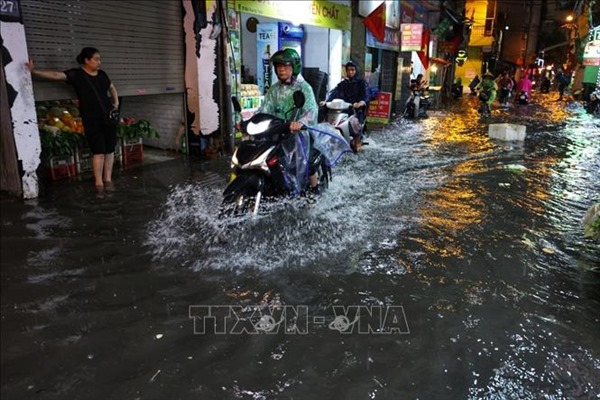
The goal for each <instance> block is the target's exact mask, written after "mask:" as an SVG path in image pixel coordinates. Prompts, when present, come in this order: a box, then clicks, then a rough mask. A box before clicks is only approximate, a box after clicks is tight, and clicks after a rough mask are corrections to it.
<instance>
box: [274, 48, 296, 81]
mask: <svg viewBox="0 0 600 400" xmlns="http://www.w3.org/2000/svg"><path fill="white" fill-rule="evenodd" d="M271 63H273V65H277V64H283V65H291V66H292V75H293V76H294V77H296V76H298V74H299V73H300V71H301V70H302V60H300V55H299V54H298V52H297V51H296V50H294V49H283V50H279V51H278V52H276V53H275V54H273V55H272V56H271Z"/></svg>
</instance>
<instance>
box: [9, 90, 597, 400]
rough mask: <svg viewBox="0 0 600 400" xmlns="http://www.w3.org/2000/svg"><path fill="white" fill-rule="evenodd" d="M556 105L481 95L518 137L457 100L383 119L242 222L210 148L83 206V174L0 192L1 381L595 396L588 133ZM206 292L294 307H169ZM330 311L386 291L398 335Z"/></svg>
mask: <svg viewBox="0 0 600 400" xmlns="http://www.w3.org/2000/svg"><path fill="white" fill-rule="evenodd" d="M468 101H469V100H468V99H466V100H465V103H466V102H468ZM564 106H565V105H564V104H563V103H560V104H559V103H558V102H554V103H549V104H548V105H545V106H540V105H539V104H534V105H531V106H528V107H529V108H528V110H533V111H534V112H530V113H526V112H520V111H516V110H515V112H517V114H518V115H516V116H515V115H513V114H511V112H510V110H500V109H495V110H494V111H493V115H492V119H491V120H492V122H506V121H512V122H517V123H523V124H526V125H527V132H528V137H527V140H526V141H525V142H524V143H505V142H498V141H493V140H490V139H488V137H487V125H486V123H485V122H482V121H479V119H478V116H477V114H476V111H475V110H473V109H467V110H464V111H460V110H453V111H449V112H447V113H445V114H443V113H441V114H439V116H437V117H435V118H430V119H428V120H425V121H420V122H418V123H414V122H405V121H401V122H398V123H395V124H393V125H392V126H390V127H388V128H387V129H385V130H384V131H383V132H375V133H373V134H372V135H371V136H370V137H369V139H368V141H369V143H370V144H369V146H367V147H366V149H365V151H364V152H363V154H361V155H360V156H351V157H348V158H346V159H345V160H344V161H343V162H342V163H341V164H340V166H339V168H337V169H336V170H334V178H333V181H332V183H331V187H330V189H329V190H328V191H326V192H325V193H324V194H323V195H322V197H321V198H320V199H319V201H318V202H316V203H314V204H311V203H308V202H306V201H304V200H303V199H291V200H287V201H283V202H280V203H277V204H273V205H271V206H270V207H268V209H267V210H266V211H265V212H263V213H261V214H260V215H259V216H257V217H256V218H249V217H243V218H240V219H237V220H219V219H218V218H217V207H218V205H219V204H220V202H221V194H222V190H223V189H224V187H225V183H226V182H225V176H226V173H225V172H224V170H225V169H226V168H224V166H225V167H226V165H225V164H226V162H225V161H223V162H222V163H221V164H219V165H213V166H210V167H207V166H206V165H205V164H202V165H192V166H191V168H182V167H180V166H176V165H170V166H169V167H168V168H167V167H163V168H153V169H146V170H144V171H140V172H139V173H135V174H131V175H128V174H124V175H123V176H122V177H120V180H119V181H117V183H120V187H121V191H120V192H117V193H116V194H115V195H114V196H112V197H110V198H107V199H106V201H102V202H100V201H98V200H97V199H95V198H93V196H91V187H90V188H88V187H87V186H83V184H82V186H79V187H78V186H75V188H74V189H72V190H70V191H65V192H64V193H62V192H60V193H59V191H56V192H55V193H53V194H51V197H50V199H48V200H44V199H42V200H41V201H40V202H39V204H33V205H28V206H27V207H25V210H20V212H18V210H19V207H17V205H15V204H13V205H10V204H8V205H7V204H5V203H3V213H2V221H3V224H2V227H3V231H2V233H3V240H2V246H3V277H2V284H3V290H2V311H3V324H2V336H3V345H2V346H3V347H2V350H3V351H2V366H3V368H2V371H3V372H2V374H3V375H2V377H3V379H2V380H3V388H2V394H3V395H7V396H9V397H10V398H32V397H35V396H34V395H36V396H38V397H40V396H41V397H40V398H75V397H77V396H84V394H83V393H85V396H86V398H145V397H148V396H149V397H150V398H253V399H275V398H384V399H387V398H423V399H425V398H427V399H430V398H451V399H454V398H470V399H478V398H492V399H507V398H510V399H513V398H519V399H521V398H522V399H529V398H547V399H573V398H586V399H587V398H597V397H598V396H599V395H600V387H599V384H598V382H600V337H599V336H598V332H597V327H598V326H599V325H600V312H599V311H600V295H599V293H600V290H598V289H599V284H600V270H599V269H598V265H600V251H599V246H598V243H597V242H593V241H591V240H586V239H583V238H582V228H581V218H582V217H583V215H584V213H585V210H587V208H588V207H589V206H590V205H591V204H592V203H593V202H597V201H599V199H600V129H597V128H598V122H597V120H593V119H591V118H589V117H588V116H587V115H585V114H581V113H578V112H577V110H575V111H573V110H569V109H566V108H564ZM571 113H572V114H573V115H570V114H571ZM567 115H569V116H568V118H567V119H564V118H563V117H565V116H567ZM190 169H191V170H190ZM134 177H135V178H134ZM88 189H89V190H88ZM79 191H81V192H79ZM88 192H90V193H88ZM23 238H25V240H23ZM15 249H20V250H21V251H19V252H17V251H15ZM7 254H10V256H8V255H7ZM211 304H212V305H238V306H240V307H246V308H245V311H246V314H249V315H252V311H253V310H254V308H253V307H256V306H257V305H258V306H260V307H265V306H281V305H290V306H298V305H304V306H306V309H307V310H308V312H309V313H310V316H311V318H310V319H309V323H308V325H307V326H308V332H307V334H306V335H287V334H283V333H280V334H275V335H271V334H266V333H265V334H263V333H258V334H240V335H218V334H215V333H212V334H210V333H207V334H193V326H194V321H192V320H191V319H190V318H189V313H190V311H189V310H190V308H189V306H190V305H211ZM333 306H341V307H351V306H369V307H389V306H396V307H398V306H401V307H403V311H404V312H405V315H406V319H407V324H408V328H409V329H410V332H409V333H404V334H397V335H388V334H382V333H375V332H372V333H369V334H364V335H362V334H358V333H351V334H345V333H340V332H339V331H334V330H332V329H330V328H328V327H329V326H330V324H331V323H332V322H333V321H334V315H333V311H332V309H333ZM364 310H367V309H366V308H365V309H364ZM244 315H245V314H244ZM313 316H314V318H312V317H313ZM363 316H365V314H361V315H359V317H363ZM371 321H372V320H371ZM240 323H247V320H243V321H241V322H240ZM40 360H41V361H40ZM32 365H36V366H38V367H36V368H32V367H31V366H32Z"/></svg>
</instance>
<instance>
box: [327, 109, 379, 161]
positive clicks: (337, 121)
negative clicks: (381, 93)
mask: <svg viewBox="0 0 600 400" xmlns="http://www.w3.org/2000/svg"><path fill="white" fill-rule="evenodd" d="M325 107H326V108H327V117H326V119H325V120H326V122H327V123H329V124H331V125H332V126H333V127H335V128H336V129H337V130H338V131H339V132H340V134H341V135H342V136H343V137H344V139H346V141H347V142H348V143H350V147H351V148H352V151H354V152H355V153H356V152H357V142H358V141H360V145H361V146H364V145H368V143H367V142H365V141H364V140H363V133H364V128H365V124H364V123H361V122H360V119H359V118H358V116H357V115H356V114H357V112H358V109H356V108H352V115H350V114H348V112H347V110H348V109H349V108H351V107H352V104H351V103H348V102H346V101H344V100H342V99H333V100H332V101H328V102H326V103H325ZM359 147H360V146H359Z"/></svg>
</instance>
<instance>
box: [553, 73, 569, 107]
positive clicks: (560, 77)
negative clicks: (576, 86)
mask: <svg viewBox="0 0 600 400" xmlns="http://www.w3.org/2000/svg"><path fill="white" fill-rule="evenodd" d="M555 79H556V82H558V101H560V100H562V99H563V96H564V94H565V89H566V88H567V85H568V84H569V78H568V77H567V75H566V74H565V72H564V71H563V70H562V69H559V70H558V73H557V74H556V78H555Z"/></svg>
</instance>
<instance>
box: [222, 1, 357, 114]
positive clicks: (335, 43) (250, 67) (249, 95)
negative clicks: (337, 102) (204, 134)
mask: <svg viewBox="0 0 600 400" xmlns="http://www.w3.org/2000/svg"><path fill="white" fill-rule="evenodd" d="M350 14H351V11H350V1H342V2H340V1H338V2H330V1H320V0H314V1H299V2H290V1H269V2H258V1H240V0H236V1H229V2H228V25H229V37H230V43H231V46H230V48H229V49H228V53H229V54H228V56H229V57H228V58H229V69H230V84H231V93H232V95H233V96H237V97H238V98H239V99H240V100H241V101H240V104H241V106H242V118H244V119H246V118H248V117H250V116H251V115H252V114H253V113H254V112H255V111H256V109H257V108H258V107H259V106H260V105H261V104H262V101H263V99H264V95H265V93H266V92H267V91H268V89H269V87H270V85H271V84H273V83H274V82H275V80H276V79H277V78H276V76H275V73H274V70H273V68H272V65H270V63H269V59H270V57H271V55H272V54H274V53H275V52H276V51H278V50H281V49H284V48H293V49H295V50H296V51H297V52H298V53H299V54H300V57H301V58H302V65H303V70H302V76H303V77H304V78H305V79H306V81H307V82H308V83H309V84H310V85H311V86H312V88H313V91H314V93H315V97H316V99H317V101H319V100H323V99H325V96H326V93H327V91H328V90H329V89H330V88H331V87H333V86H335V85H336V84H337V83H338V82H339V81H340V80H341V78H342V65H343V63H344V62H345V61H344V60H347V59H349V54H350V22H351V21H350V18H351V15H350Z"/></svg>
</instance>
